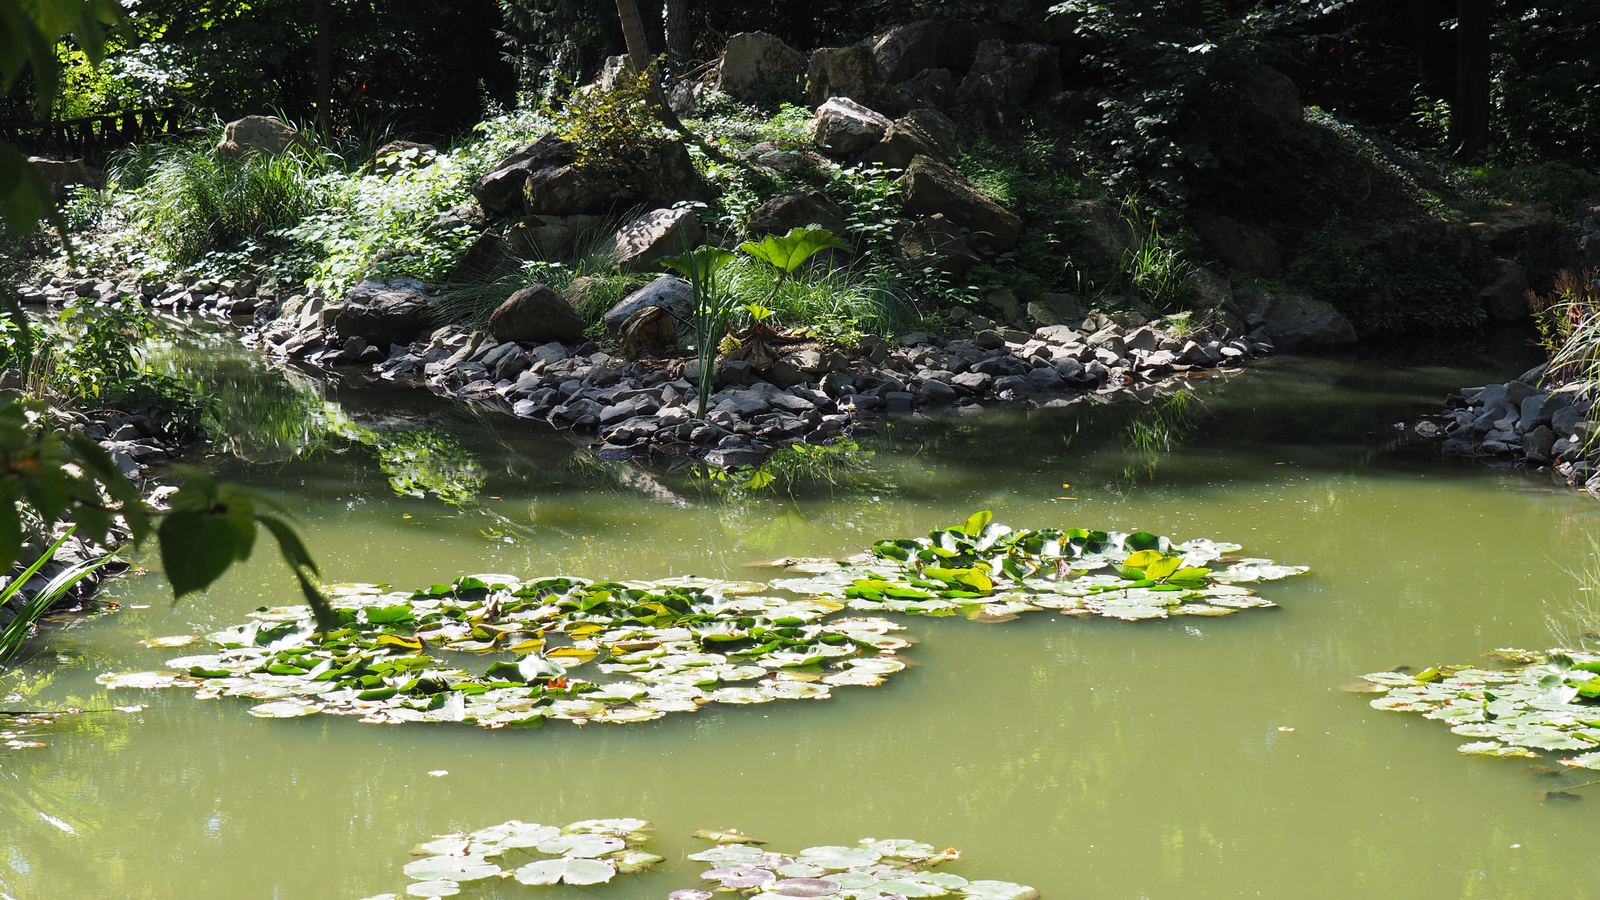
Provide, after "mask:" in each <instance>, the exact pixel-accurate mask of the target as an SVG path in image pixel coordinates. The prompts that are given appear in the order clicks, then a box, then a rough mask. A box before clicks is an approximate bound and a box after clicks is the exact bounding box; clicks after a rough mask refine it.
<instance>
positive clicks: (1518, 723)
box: [1362, 650, 1600, 768]
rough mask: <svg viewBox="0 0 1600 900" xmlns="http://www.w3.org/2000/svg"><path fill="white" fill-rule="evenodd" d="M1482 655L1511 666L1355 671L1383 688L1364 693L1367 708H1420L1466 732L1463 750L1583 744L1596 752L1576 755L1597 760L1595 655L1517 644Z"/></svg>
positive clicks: (1504, 752) (1529, 752)
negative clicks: (1370, 696)
mask: <svg viewBox="0 0 1600 900" xmlns="http://www.w3.org/2000/svg"><path fill="white" fill-rule="evenodd" d="M1490 656H1491V657H1492V658H1496V659H1501V660H1505V661H1507V662H1509V663H1511V664H1512V666H1513V667H1512V668H1508V669H1503V670H1488V669H1481V668H1477V667H1474V666H1438V667H1432V668H1427V669H1423V670H1421V671H1418V672H1415V673H1413V672H1375V673H1372V674H1370V675H1365V676H1362V678H1363V681H1362V684H1364V685H1367V686H1369V687H1370V690H1372V691H1382V692H1383V696H1381V697H1378V698H1377V699H1375V700H1372V701H1371V705H1372V706H1373V708H1375V709H1381V710H1389V711H1393V712H1412V713H1420V714H1421V715H1422V716H1423V717H1425V718H1429V719H1437V720H1440V721H1442V722H1444V723H1445V724H1446V725H1448V726H1449V727H1450V730H1451V731H1452V732H1453V733H1455V734H1459V735H1461V736H1463V737H1470V738H1474V739H1475V740H1473V741H1472V742H1470V743H1467V744H1463V745H1462V746H1461V747H1460V748H1459V749H1460V751H1461V752H1462V753H1465V754H1468V755H1471V756H1492V757H1504V758H1538V757H1539V753H1538V752H1537V751H1573V750H1590V751H1596V752H1591V753H1584V754H1580V755H1579V756H1578V757H1576V759H1585V760H1590V759H1592V760H1594V761H1595V762H1597V763H1600V678H1597V677H1596V676H1597V673H1600V655H1596V654H1589V653H1583V652H1574V651H1550V652H1549V653H1546V654H1540V655H1537V656H1535V655H1532V654H1529V653H1527V651H1522V650H1517V651H1496V652H1495V653H1494V654H1490ZM1573 764H1575V765H1587V763H1577V762H1573ZM1594 767H1596V768H1600V765H1596V766H1594Z"/></svg>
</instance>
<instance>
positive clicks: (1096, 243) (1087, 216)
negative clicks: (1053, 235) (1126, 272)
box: [1067, 200, 1139, 262]
mask: <svg viewBox="0 0 1600 900" xmlns="http://www.w3.org/2000/svg"><path fill="white" fill-rule="evenodd" d="M1067 210H1068V211H1069V212H1072V213H1075V214H1076V215H1077V216H1079V217H1080V218H1081V219H1082V220H1083V242H1082V243H1081V244H1080V245H1079V249H1081V250H1082V251H1083V252H1084V253H1085V254H1087V255H1089V256H1091V257H1093V258H1094V259H1096V260H1099V261H1101V262H1119V261H1121V260H1122V257H1123V255H1124V254H1126V253H1127V252H1128V251H1129V250H1132V249H1133V248H1135V247H1137V246H1139V235H1138V233H1137V232H1135V231H1134V228H1133V225H1132V224H1131V223H1130V222H1129V221H1128V216H1127V215H1125V214H1124V213H1123V210H1122V209H1121V208H1119V207H1118V206H1115V205H1113V204H1109V203H1102V202H1101V201H1099V200H1073V201H1071V202H1070V203H1068V204H1067Z"/></svg>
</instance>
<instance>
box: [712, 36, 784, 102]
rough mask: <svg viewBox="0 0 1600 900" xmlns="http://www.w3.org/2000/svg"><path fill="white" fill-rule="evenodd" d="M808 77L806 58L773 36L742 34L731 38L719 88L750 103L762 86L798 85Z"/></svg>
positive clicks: (719, 70) (720, 67) (720, 70)
mask: <svg viewBox="0 0 1600 900" xmlns="http://www.w3.org/2000/svg"><path fill="white" fill-rule="evenodd" d="M805 74H806V58H805V56H804V55H803V54H802V53H801V52H800V51H798V50H796V49H794V48H793V47H791V46H789V45H788V44H785V43H784V42H783V41H781V40H779V39H778V38H776V37H773V36H772V35H770V34H766V33H764V32H760V31H741V32H739V33H738V34H736V35H734V36H733V37H731V38H728V46H727V48H726V49H724V50H723V51H722V62H720V63H719V64H718V65H717V82H716V83H717V88H718V89H719V90H721V91H723V92H725V93H728V94H731V95H733V96H735V97H738V98H739V99H740V100H749V99H751V98H752V97H754V96H755V95H756V93H757V91H758V89H760V88H761V87H762V86H764V85H769V84H773V83H774V82H781V83H784V84H797V83H798V82H799V81H800V79H801V78H804V77H805Z"/></svg>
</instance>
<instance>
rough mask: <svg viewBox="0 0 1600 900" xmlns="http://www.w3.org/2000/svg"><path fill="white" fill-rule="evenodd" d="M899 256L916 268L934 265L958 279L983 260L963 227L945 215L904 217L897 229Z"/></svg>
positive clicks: (897, 251) (932, 266)
mask: <svg viewBox="0 0 1600 900" xmlns="http://www.w3.org/2000/svg"><path fill="white" fill-rule="evenodd" d="M894 242H895V252H896V255H897V256H899V257H900V258H901V259H904V260H905V261H907V262H908V263H911V265H912V267H913V268H918V269H925V268H930V267H931V268H933V269H936V270H938V271H940V272H943V273H945V274H947V275H953V276H955V277H957V278H960V277H962V276H965V275H966V274H967V272H969V271H971V269H972V267H973V266H975V265H977V264H978V263H979V262H981V261H982V258H981V257H979V256H978V254H977V253H975V252H974V251H973V249H972V245H971V244H969V243H967V238H966V235H964V234H962V233H961V229H960V228H959V227H958V226H957V225H956V224H955V223H954V222H952V221H950V220H949V219H948V218H946V217H945V216H944V215H942V214H934V215H931V216H925V217H923V218H921V219H919V220H915V221H913V220H910V219H905V220H902V221H901V223H900V224H899V226H898V227H897V228H896V229H895V231H894Z"/></svg>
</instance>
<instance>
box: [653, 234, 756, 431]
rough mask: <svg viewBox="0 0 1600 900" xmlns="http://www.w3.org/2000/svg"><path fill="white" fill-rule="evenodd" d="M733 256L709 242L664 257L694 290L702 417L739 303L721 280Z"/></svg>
mask: <svg viewBox="0 0 1600 900" xmlns="http://www.w3.org/2000/svg"><path fill="white" fill-rule="evenodd" d="M734 258H735V257H734V255H733V254H732V253H729V252H728V251H726V250H723V249H721V248H720V247H709V246H707V247H700V248H699V249H696V250H685V251H684V252H683V253H680V254H678V255H676V256H669V257H666V258H665V259H663V260H661V264H662V265H663V266H665V267H666V268H668V269H671V270H672V271H674V272H677V273H678V274H679V275H682V276H683V277H684V278H686V279H688V281H689V286H690V287H691V288H692V289H693V290H694V312H693V313H692V314H691V315H690V319H689V321H690V324H691V325H692V326H693V328H694V349H695V357H696V359H697V360H698V362H699V365H700V385H699V406H698V407H697V411H696V413H695V417H696V418H700V419H704V418H705V417H706V401H707V399H708V398H710V396H711V385H712V383H713V382H714V381H715V380H716V375H717V373H716V362H717V346H718V343H719V342H720V341H721V340H722V337H723V335H725V334H727V333H728V320H729V319H730V318H731V317H732V315H733V310H734V308H735V307H736V306H737V301H736V300H735V295H734V293H733V292H732V291H730V290H728V289H727V288H726V287H725V286H723V285H722V283H721V273H722V270H724V269H726V268H727V267H728V264H729V263H731V262H733V260H734Z"/></svg>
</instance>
